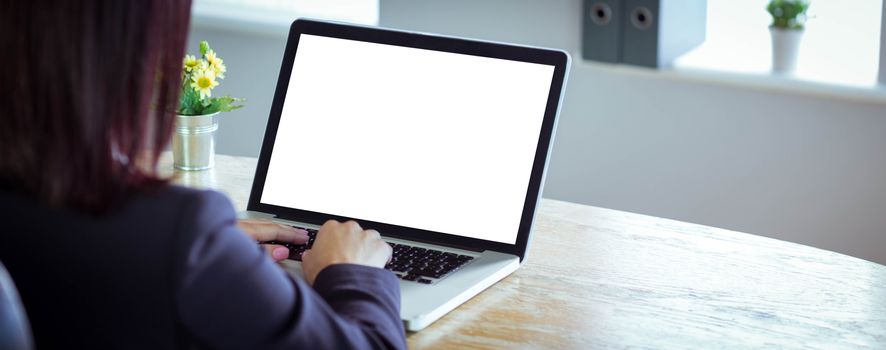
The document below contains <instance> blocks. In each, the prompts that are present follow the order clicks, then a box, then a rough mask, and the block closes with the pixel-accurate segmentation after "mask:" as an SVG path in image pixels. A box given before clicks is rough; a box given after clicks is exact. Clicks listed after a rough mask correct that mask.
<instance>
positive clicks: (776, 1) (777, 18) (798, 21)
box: [766, 0, 809, 29]
mask: <svg viewBox="0 0 886 350" xmlns="http://www.w3.org/2000/svg"><path fill="white" fill-rule="evenodd" d="M808 9H809V0H771V1H769V5H768V6H766V11H767V12H769V14H770V15H772V26H773V27H775V28H782V29H803V23H804V22H806V10H808Z"/></svg>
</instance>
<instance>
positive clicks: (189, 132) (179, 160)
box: [172, 112, 220, 170]
mask: <svg viewBox="0 0 886 350" xmlns="http://www.w3.org/2000/svg"><path fill="white" fill-rule="evenodd" d="M219 113H220V112H215V113H212V114H204V115H177V116H176V118H175V133H173V135H172V158H173V160H174V164H175V168H176V169H181V170H205V169H209V168H212V166H213V165H215V132H216V130H218V114H219Z"/></svg>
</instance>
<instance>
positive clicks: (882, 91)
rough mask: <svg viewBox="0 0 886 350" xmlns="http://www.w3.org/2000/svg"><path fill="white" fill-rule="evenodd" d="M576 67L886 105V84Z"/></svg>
mask: <svg viewBox="0 0 886 350" xmlns="http://www.w3.org/2000/svg"><path fill="white" fill-rule="evenodd" d="M575 64H581V65H584V66H585V67H587V68H589V69H591V70H598V71H601V72H608V73H615V74H624V75H629V76H635V77H644V78H651V79H667V80H674V81H685V82H691V83H700V84H710V85H720V86H729V87H737V88H744V89H750V90H758V91H766V92H773V93H780V94H792V95H803V96H811V97H816V98H827V99H836V100H844V101H852V102H858V103H866V104H876V105H883V106H886V85H884V84H872V85H869V86H860V85H841V84H831V83H825V82H817V81H810V80H802V79H798V78H796V77H792V76H782V75H775V74H771V73H768V72H767V73H745V72H741V73H739V72H726V71H718V70H707V69H701V68H689V67H675V68H670V69H660V70H659V69H650V68H645V67H636V66H630V65H622V64H610V63H600V62H593V61H579V62H576V63H575Z"/></svg>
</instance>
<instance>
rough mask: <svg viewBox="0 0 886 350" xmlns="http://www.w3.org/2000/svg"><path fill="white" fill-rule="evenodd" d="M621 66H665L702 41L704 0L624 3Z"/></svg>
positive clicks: (628, 0)
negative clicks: (622, 64) (623, 64)
mask: <svg viewBox="0 0 886 350" xmlns="http://www.w3.org/2000/svg"><path fill="white" fill-rule="evenodd" d="M622 16H623V17H622V26H623V34H622V40H623V42H622V50H621V59H622V62H623V63H627V64H633V65H638V66H645V67H653V68H662V67H668V66H670V65H671V63H673V61H674V59H676V58H677V57H678V56H680V55H682V54H684V53H686V52H688V51H689V50H691V49H693V48H695V47H696V46H698V45H699V44H701V43H702V42H704V39H705V29H706V24H707V0H624V7H623V11H622Z"/></svg>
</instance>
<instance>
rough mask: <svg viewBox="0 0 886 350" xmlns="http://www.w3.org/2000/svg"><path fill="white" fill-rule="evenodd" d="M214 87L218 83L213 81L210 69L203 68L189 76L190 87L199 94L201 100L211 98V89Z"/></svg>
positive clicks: (213, 77) (213, 76)
mask: <svg viewBox="0 0 886 350" xmlns="http://www.w3.org/2000/svg"><path fill="white" fill-rule="evenodd" d="M216 86H218V82H217V81H215V72H214V71H213V70H212V69H206V68H205V67H203V68H202V69H200V70H198V71H197V73H195V74H194V75H193V76H191V87H192V88H193V89H194V91H196V92H198V93H200V99H201V100H205V99H207V98H209V97H212V88H214V87H216Z"/></svg>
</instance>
